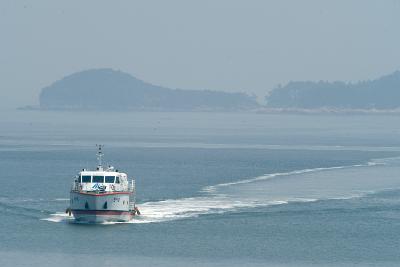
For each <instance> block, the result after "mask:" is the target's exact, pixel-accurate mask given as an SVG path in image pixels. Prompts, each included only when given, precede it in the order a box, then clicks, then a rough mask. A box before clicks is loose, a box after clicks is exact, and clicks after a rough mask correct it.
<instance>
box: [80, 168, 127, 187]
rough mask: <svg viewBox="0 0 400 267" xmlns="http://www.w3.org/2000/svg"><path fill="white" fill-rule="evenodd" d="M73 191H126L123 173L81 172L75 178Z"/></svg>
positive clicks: (125, 177) (125, 176)
mask: <svg viewBox="0 0 400 267" xmlns="http://www.w3.org/2000/svg"><path fill="white" fill-rule="evenodd" d="M73 189H75V190H78V191H85V192H93V191H94V192H118V191H127V190H128V177H127V175H126V174H125V173H121V172H117V171H113V170H112V171H108V170H104V171H103V170H96V171H88V170H82V171H81V172H80V173H79V175H78V176H76V177H75V180H74V185H73Z"/></svg>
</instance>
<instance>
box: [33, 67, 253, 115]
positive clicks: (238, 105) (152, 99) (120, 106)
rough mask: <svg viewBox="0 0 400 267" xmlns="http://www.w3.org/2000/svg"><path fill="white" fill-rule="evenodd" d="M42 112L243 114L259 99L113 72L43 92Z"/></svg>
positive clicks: (82, 76)
mask: <svg viewBox="0 0 400 267" xmlns="http://www.w3.org/2000/svg"><path fill="white" fill-rule="evenodd" d="M39 102H40V109H42V110H105V111H113V110H116V111H124V110H145V111H147V110H149V111H243V110H252V109H256V108H258V107H259V104H258V103H257V101H256V97H255V96H250V95H248V94H245V93H228V92H221V91H211V90H183V89H170V88H166V87H162V86H157V85H153V84H150V83H147V82H144V81H142V80H139V79H137V78H135V77H133V76H132V75H130V74H128V73H125V72H122V71H117V70H113V69H108V68H105V69H91V70H85V71H81V72H77V73H74V74H72V75H69V76H67V77H64V78H63V79H61V80H58V81H56V82H54V83H53V84H51V85H50V86H48V87H45V88H43V89H42V91H41V93H40V96H39Z"/></svg>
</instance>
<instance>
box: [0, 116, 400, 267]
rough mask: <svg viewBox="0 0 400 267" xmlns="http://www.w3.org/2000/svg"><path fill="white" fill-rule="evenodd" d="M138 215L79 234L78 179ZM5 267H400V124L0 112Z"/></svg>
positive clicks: (365, 119)
mask: <svg viewBox="0 0 400 267" xmlns="http://www.w3.org/2000/svg"><path fill="white" fill-rule="evenodd" d="M96 144H104V153H105V156H104V161H105V163H106V164H110V165H113V166H115V167H116V168H117V169H119V170H121V171H124V172H127V173H128V174H129V175H130V177H135V178H136V185H137V205H138V207H139V209H140V210H141V212H142V215H141V216H140V217H138V218H136V219H134V220H132V221H131V222H129V223H115V224H111V223H109V224H103V225H85V224H76V223H74V221H73V220H72V219H71V218H69V217H68V216H66V214H65V213H64V211H65V209H66V208H67V207H68V204H69V190H70V187H71V184H72V179H73V178H72V177H73V176H74V175H76V174H77V172H78V171H79V170H80V169H82V168H94V167H95V166H96V163H97V162H96V146H95V145H96ZM0 167H1V172H0V174H1V175H0V183H1V186H2V190H1V191H0V266H2V267H7V266H58V267H64V266H221V267H222V266H224V267H225V266H399V265H400V253H399V251H400V117H399V116H389V115H376V116H374V115H358V116H357V115H351V116H350V115H267V114H254V113H179V112H176V113H161V112H160V113H159V112H148V113H146V112H136V113H134V112H132V113H118V112H116V113H101V112H100V113H99V112H98V113H95V112H92V113H91V112H89V113H78V112H40V111H9V110H2V111H0Z"/></svg>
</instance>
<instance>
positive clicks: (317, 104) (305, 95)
mask: <svg viewBox="0 0 400 267" xmlns="http://www.w3.org/2000/svg"><path fill="white" fill-rule="evenodd" d="M265 100H266V109H265V112H279V113H280V112H303V113H304V112H306V113H313V112H315V111H321V112H357V113H368V112H377V113H382V112H397V113H398V112H399V111H400V72H399V71H396V72H394V73H392V74H390V75H387V76H383V77H381V78H378V79H376V80H372V81H362V82H358V83H345V82H324V81H320V82H310V81H305V82H290V83H288V84H287V85H285V86H283V87H282V86H278V87H277V88H275V89H274V90H272V91H271V92H270V93H269V94H268V95H267V96H266V97H265Z"/></svg>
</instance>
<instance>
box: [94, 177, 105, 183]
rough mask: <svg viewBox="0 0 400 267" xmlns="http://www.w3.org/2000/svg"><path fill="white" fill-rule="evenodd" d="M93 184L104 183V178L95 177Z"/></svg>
mask: <svg viewBox="0 0 400 267" xmlns="http://www.w3.org/2000/svg"><path fill="white" fill-rule="evenodd" d="M93 183H104V176H93Z"/></svg>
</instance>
